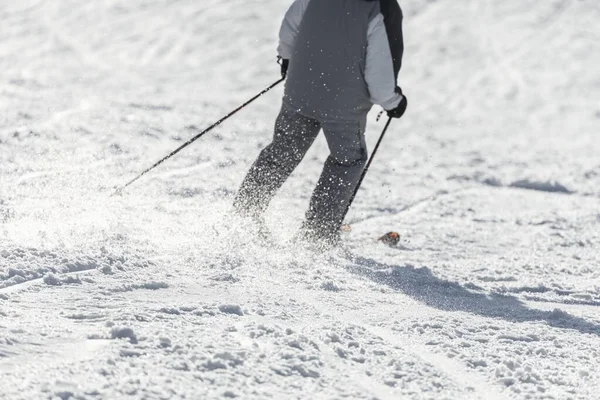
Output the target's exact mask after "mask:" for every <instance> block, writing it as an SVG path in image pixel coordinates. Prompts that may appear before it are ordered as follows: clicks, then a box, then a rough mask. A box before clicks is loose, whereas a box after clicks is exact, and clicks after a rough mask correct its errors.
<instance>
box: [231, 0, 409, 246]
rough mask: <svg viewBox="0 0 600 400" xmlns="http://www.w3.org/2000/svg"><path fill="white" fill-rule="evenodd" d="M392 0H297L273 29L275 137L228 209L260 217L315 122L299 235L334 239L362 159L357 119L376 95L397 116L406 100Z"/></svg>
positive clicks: (398, 18)
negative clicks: (310, 184) (320, 153)
mask: <svg viewBox="0 0 600 400" xmlns="http://www.w3.org/2000/svg"><path fill="white" fill-rule="evenodd" d="M402 18H403V15H402V10H401V9H400V6H399V5H398V3H397V0H326V1H325V0H296V1H294V3H293V4H292V5H291V7H290V9H289V10H288V12H287V13H286V15H285V18H284V20H283V23H282V26H281V30H280V33H279V47H278V53H279V59H280V63H281V73H282V77H284V78H286V77H287V80H286V85H285V92H284V97H283V105H282V108H281V111H280V113H279V116H278V117H277V120H276V122H275V132H274V136H273V141H272V143H271V144H269V145H268V146H267V147H266V148H265V149H264V150H263V151H262V152H261V153H260V155H259V157H258V159H257V160H256V161H255V162H254V164H253V165H252V167H251V168H250V171H249V172H248V174H247V176H246V178H245V179H244V181H243V183H242V185H241V187H240V189H239V192H238V194H237V196H236V198H235V200H234V211H235V212H236V213H237V214H238V215H240V216H244V217H250V218H252V219H253V220H255V221H256V222H257V223H258V224H259V226H263V225H264V223H262V222H261V221H262V218H263V214H264V212H265V210H266V209H267V207H268V205H269V202H270V201H271V199H272V198H273V196H274V195H275V192H276V191H277V190H278V189H279V188H280V187H281V186H282V185H283V183H284V182H285V180H286V179H287V178H288V177H289V176H290V174H291V173H292V171H293V170H294V169H295V168H296V167H297V166H298V164H299V163H300V161H301V160H302V158H303V157H304V155H305V154H306V152H307V151H308V149H309V148H310V146H311V145H312V143H313V142H314V140H315V138H316V137H317V135H318V133H319V131H320V130H321V128H322V129H323V131H324V134H325V138H326V140H327V144H328V147H329V150H330V153H331V154H330V155H329V157H328V158H327V161H326V162H325V166H324V168H323V172H322V174H321V177H320V179H319V181H318V184H317V186H316V188H315V190H314V192H313V194H312V197H311V200H310V207H309V209H308V211H307V212H306V215H305V220H304V223H303V224H302V227H301V229H300V232H299V235H298V237H299V238H300V239H303V240H306V241H310V242H314V243H316V244H319V245H321V244H322V245H325V246H330V245H336V244H337V243H338V241H339V234H340V227H341V224H342V223H343V218H344V216H345V215H344V214H345V212H346V208H347V204H348V201H349V199H350V197H351V196H352V193H353V190H354V188H355V186H356V184H357V183H358V180H359V178H360V175H361V173H362V171H363V168H364V166H365V164H366V161H367V149H366V145H365V138H364V133H365V128H366V119H367V113H368V112H369V110H370V109H371V108H372V106H373V105H374V104H378V105H380V106H382V107H383V108H384V109H385V110H387V113H388V115H389V116H390V117H393V118H400V117H402V115H403V114H404V112H405V111H406V107H407V99H406V97H405V96H404V95H403V94H402V90H401V89H400V88H399V87H398V86H397V84H396V81H397V78H398V72H399V71H400V67H401V63H402V55H403V51H404V43H403V36H402Z"/></svg>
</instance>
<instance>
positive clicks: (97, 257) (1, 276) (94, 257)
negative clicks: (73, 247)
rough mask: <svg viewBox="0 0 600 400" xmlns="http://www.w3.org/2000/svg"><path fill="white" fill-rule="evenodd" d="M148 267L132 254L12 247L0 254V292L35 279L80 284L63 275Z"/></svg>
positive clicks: (75, 279)
mask: <svg viewBox="0 0 600 400" xmlns="http://www.w3.org/2000/svg"><path fill="white" fill-rule="evenodd" d="M149 265H151V263H150V262H148V261H146V260H143V259H141V258H140V257H138V256H135V255H129V254H121V255H114V254H111V253H109V252H108V251H106V250H105V249H101V250H100V251H99V252H98V251H82V250H80V251H66V250H42V249H35V248H22V247H13V248H8V249H4V250H2V251H0V289H2V288H6V287H9V286H14V285H19V284H22V283H25V282H30V281H33V280H36V279H42V278H43V280H44V283H46V284H48V285H54V286H57V285H61V284H65V283H66V284H69V283H81V282H80V281H78V278H76V277H72V276H69V277H61V275H64V274H70V273H77V272H81V273H83V272H87V271H94V270H100V271H101V272H103V273H104V274H112V273H113V271H114V270H117V271H124V270H126V269H139V268H145V267H148V266H149ZM146 285H147V286H148V287H147V288H149V289H158V288H162V287H165V284H164V283H155V282H152V283H148V284H146Z"/></svg>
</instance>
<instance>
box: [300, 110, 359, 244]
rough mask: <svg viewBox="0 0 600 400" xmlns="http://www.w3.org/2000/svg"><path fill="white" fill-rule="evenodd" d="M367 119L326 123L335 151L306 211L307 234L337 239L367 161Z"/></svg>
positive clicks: (332, 149)
mask: <svg viewBox="0 0 600 400" xmlns="http://www.w3.org/2000/svg"><path fill="white" fill-rule="evenodd" d="M365 126H366V120H365V121H360V122H354V123H347V122H327V123H323V131H324V133H325V137H326V138H327V144H328V145H329V150H330V151H331V154H330V156H329V158H328V159H327V161H326V162H325V167H324V168H323V172H322V174H321V177H320V179H319V182H318V183H317V187H316V189H315V191H314V193H313V195H312V198H311V201H310V208H309V210H308V211H307V213H306V220H305V223H304V226H303V229H304V231H305V233H306V234H307V235H309V236H312V237H313V238H315V239H318V240H319V239H324V240H332V241H337V239H338V238H339V230H340V227H341V224H342V222H343V221H342V219H343V218H344V213H345V211H346V207H347V205H348V202H349V200H350V197H352V193H353V191H354V188H355V187H356V185H357V183H358V180H359V179H360V175H361V173H362V171H363V168H364V167H365V164H366V162H367V148H366V143H365V136H364V133H365Z"/></svg>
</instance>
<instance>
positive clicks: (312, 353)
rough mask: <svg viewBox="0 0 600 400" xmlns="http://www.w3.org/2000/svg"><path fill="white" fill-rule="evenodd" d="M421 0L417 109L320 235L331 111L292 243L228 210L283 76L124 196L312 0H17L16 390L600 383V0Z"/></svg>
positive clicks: (4, 174)
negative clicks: (320, 237)
mask: <svg viewBox="0 0 600 400" xmlns="http://www.w3.org/2000/svg"><path fill="white" fill-rule="evenodd" d="M401 3H402V6H403V8H404V11H405V24H406V26H405V28H406V29H405V30H406V32H405V37H406V47H407V48H406V55H405V60H404V67H403V71H402V73H401V78H400V79H401V81H400V84H401V85H402V87H403V90H404V92H405V93H406V94H407V96H408V98H409V103H410V106H409V111H408V112H407V115H406V116H405V118H403V119H402V120H400V121H394V122H393V123H392V125H391V127H390V131H389V134H388V135H387V136H386V139H385V142H384V146H383V147H382V148H381V150H380V152H379V153H378V155H377V159H376V160H375V162H374V164H373V165H372V167H371V170H370V172H369V175H368V176H367V178H366V180H365V182H364V188H363V190H361V192H360V193H359V195H358V196H357V198H356V201H355V204H354V205H353V209H352V210H351V212H350V215H349V218H348V222H350V223H351V224H352V226H353V229H352V231H351V232H350V233H348V234H346V236H345V238H344V241H345V243H346V246H345V248H344V249H342V250H337V251H332V252H328V253H325V254H315V253H312V252H311V251H309V250H307V249H304V248H301V247H299V246H297V245H296V244H294V243H290V242H289V239H290V238H291V237H292V236H293V235H294V233H295V230H296V229H297V227H298V226H299V224H300V223H301V218H302V215H303V212H304V210H305V209H306V207H307V204H308V200H309V197H310V193H311V190H312V187H313V185H314V184H315V183H316V180H317V179H318V175H319V172H320V168H321V166H322V163H323V161H324V160H325V157H326V156H327V146H326V143H325V141H324V140H323V138H322V137H320V138H319V139H318V140H317V142H316V143H315V145H314V147H313V148H312V149H311V151H310V152H309V154H308V155H307V157H306V159H305V160H304V161H303V163H302V164H301V166H300V167H299V168H298V170H297V171H296V172H295V173H294V174H293V176H292V178H291V179H290V181H289V182H287V183H286V185H285V186H284V187H283V188H282V190H281V192H280V193H279V194H278V197H277V198H276V199H275V201H274V202H273V205H272V207H271V208H270V210H269V213H268V215H267V224H268V225H269V227H270V228H271V229H272V231H273V233H274V237H275V239H276V242H277V243H276V245H274V246H262V245H261V244H260V243H257V242H256V240H255V239H254V238H253V237H252V236H251V235H250V234H248V230H247V228H248V227H246V226H244V225H241V226H238V227H235V226H234V227H232V226H228V225H227V224H225V223H224V221H225V219H226V214H227V212H228V210H229V207H230V204H231V201H232V197H233V195H234V194H235V191H236V189H237V187H238V185H239V184H240V182H241V180H242V179H243V176H244V174H245V172H246V171H247V169H248V168H249V166H250V164H251V163H252V161H253V160H254V158H255V157H256V156H257V154H258V152H259V150H260V149H261V148H262V147H263V146H264V145H265V144H266V143H268V141H269V139H270V135H271V129H272V125H273V121H274V118H275V116H276V114H277V112H278V108H279V105H280V100H279V99H280V96H281V87H278V88H277V89H275V90H274V91H273V92H271V93H269V94H267V95H265V96H264V97H263V98H261V99H260V100H258V101H257V102H256V103H254V104H253V105H252V106H250V107H249V108H248V109H247V110H244V111H242V112H241V113H240V114H238V115H236V116H235V117H233V118H232V119H230V120H229V121H227V122H226V123H224V124H223V125H221V126H220V127H218V128H217V129H215V130H214V131H213V132H211V133H210V134H208V135H206V136H205V137H203V138H202V139H200V140H199V141H198V142H196V143H194V144H193V145H192V146H191V147H190V148H188V149H186V150H184V151H182V152H181V153H180V154H178V155H177V156H176V157H174V158H173V159H171V160H169V161H168V162H167V163H165V164H163V165H161V166H160V167H159V168H157V169H156V170H155V171H153V172H151V173H150V174H148V175H146V176H144V177H143V178H142V179H140V180H139V181H138V182H136V183H135V184H134V185H132V186H131V187H130V188H128V189H127V190H126V191H125V192H124V193H123V195H122V196H120V197H119V196H115V197H110V194H111V193H112V192H113V190H114V189H115V187H116V186H118V185H121V184H124V183H125V182H127V181H128V180H130V179H132V178H133V177H135V175H136V174H137V173H139V172H141V171H142V170H144V169H145V168H147V167H148V166H150V165H151V164H152V163H154V162H155V161H157V160H158V159H160V158H162V157H163V156H165V155H166V154H168V153H169V152H170V151H172V150H174V149H175V148H177V147H178V146H180V145H181V144H182V143H183V142H184V141H185V140H187V139H188V138H190V137H192V136H194V135H195V134H197V133H198V132H200V131H201V130H203V129H204V128H205V127H207V126H209V125H210V124H212V123H213V122H215V121H216V120H218V119H219V118H220V117H222V116H223V115H225V114H227V113H228V112H229V111H231V110H232V109H234V108H235V107H236V106H238V105H239V104H241V103H242V102H244V101H245V100H247V99H248V98H250V97H252V96H253V95H254V94H256V93H257V92H259V91H260V90H262V89H263V88H264V87H267V86H268V85H269V84H271V83H272V82H274V81H275V80H277V79H278V74H279V70H278V66H277V64H276V63H275V62H274V61H275V60H274V55H275V54H274V52H275V48H276V32H277V30H278V27H279V26H278V25H279V22H280V18H281V17H282V15H283V13H284V12H285V9H286V7H287V6H288V5H289V2H287V1H274V0H265V1H263V2H261V3H260V6H261V7H256V5H250V6H249V7H242V3H241V2H240V1H237V0H219V1H216V0H215V1H212V0H211V1H208V0H207V1H203V2H193V1H185V0H184V1H178V2H173V1H166V0H156V1H151V2H150V1H142V0H132V1H128V2H122V1H117V0H110V1H104V2H78V1H69V0H56V1H33V0H24V1H21V2H2V4H0V15H1V16H2V21H3V25H2V30H1V31H0V32H1V35H0V36H1V37H2V40H1V41H0V68H1V69H2V71H3V73H2V76H1V77H0V374H1V376H2V378H1V379H0V397H2V398H3V399H4V398H6V399H11V400H12V399H31V398H61V399H68V398H75V399H117V398H131V399H182V398H244V399H253V398H255V399H264V398H274V399H281V398H323V399H325V398H326V399H330V398H331V399H334V398H336V399H337V398H361V399H362V398H377V399H395V398H410V399H456V398H467V399H565V398H570V399H592V398H596V397H597V393H598V392H599V390H600V379H599V378H598V374H597V369H598V360H599V359H600V350H598V349H600V309H599V308H598V306H599V305H600V251H599V249H600V229H599V227H600V211H599V210H600V189H599V188H600V163H599V161H598V154H599V153H600V137H599V136H598V135H599V132H600V129H599V128H600V80H599V75H598V73H597V68H596V66H597V65H599V64H600V52H598V51H597V50H598V43H600V42H599V40H598V39H599V37H600V30H599V28H598V24H597V21H598V19H599V18H600V8H599V6H598V4H597V2H595V1H592V0H579V1H575V0H553V1H546V2H539V1H533V0H518V1H517V0H508V1H503V2H492V1H467V0H453V1H451V0H439V1H425V0H415V1H411V2H401ZM375 116H376V111H374V112H373V115H372V116H371V118H370V121H369V128H368V138H367V140H368V143H369V144H370V145H371V148H372V146H373V144H374V142H375V140H376V139H377V134H378V133H379V132H380V131H381V129H382V128H383V122H379V123H378V122H376V121H375ZM391 230H394V231H397V232H399V233H400V237H401V242H400V244H399V246H397V247H387V246H385V245H383V244H381V243H379V242H377V238H378V237H380V236H381V235H383V234H384V233H385V232H388V231H391Z"/></svg>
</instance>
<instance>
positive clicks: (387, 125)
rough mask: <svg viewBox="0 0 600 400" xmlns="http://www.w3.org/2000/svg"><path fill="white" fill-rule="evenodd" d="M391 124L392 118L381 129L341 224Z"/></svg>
mask: <svg viewBox="0 0 600 400" xmlns="http://www.w3.org/2000/svg"><path fill="white" fill-rule="evenodd" d="M391 123H392V117H390V118H389V119H388V121H387V123H386V124H385V127H384V128H383V131H382V132H381V135H380V136H379V140H378V141H377V144H376V145H375V148H374V149H373V153H371V157H369V161H368V162H367V165H366V166H365V169H364V170H363V172H362V174H361V176H360V179H359V180H358V183H357V184H356V188H355V189H354V193H352V197H350V200H349V201H348V205H347V206H346V211H344V218H342V222H343V221H344V219H345V218H346V214H348V211H349V210H350V206H351V205H352V202H353V201H354V198H355V197H356V194H357V193H358V190H359V189H360V185H361V184H362V182H363V180H364V179H365V176H366V175H367V172H368V171H369V167H370V166H371V163H372V162H373V159H374V158H375V154H377V150H379V145H381V142H382V141H383V137H384V136H385V133H386V132H387V130H388V128H389V127H390V124H391Z"/></svg>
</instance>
